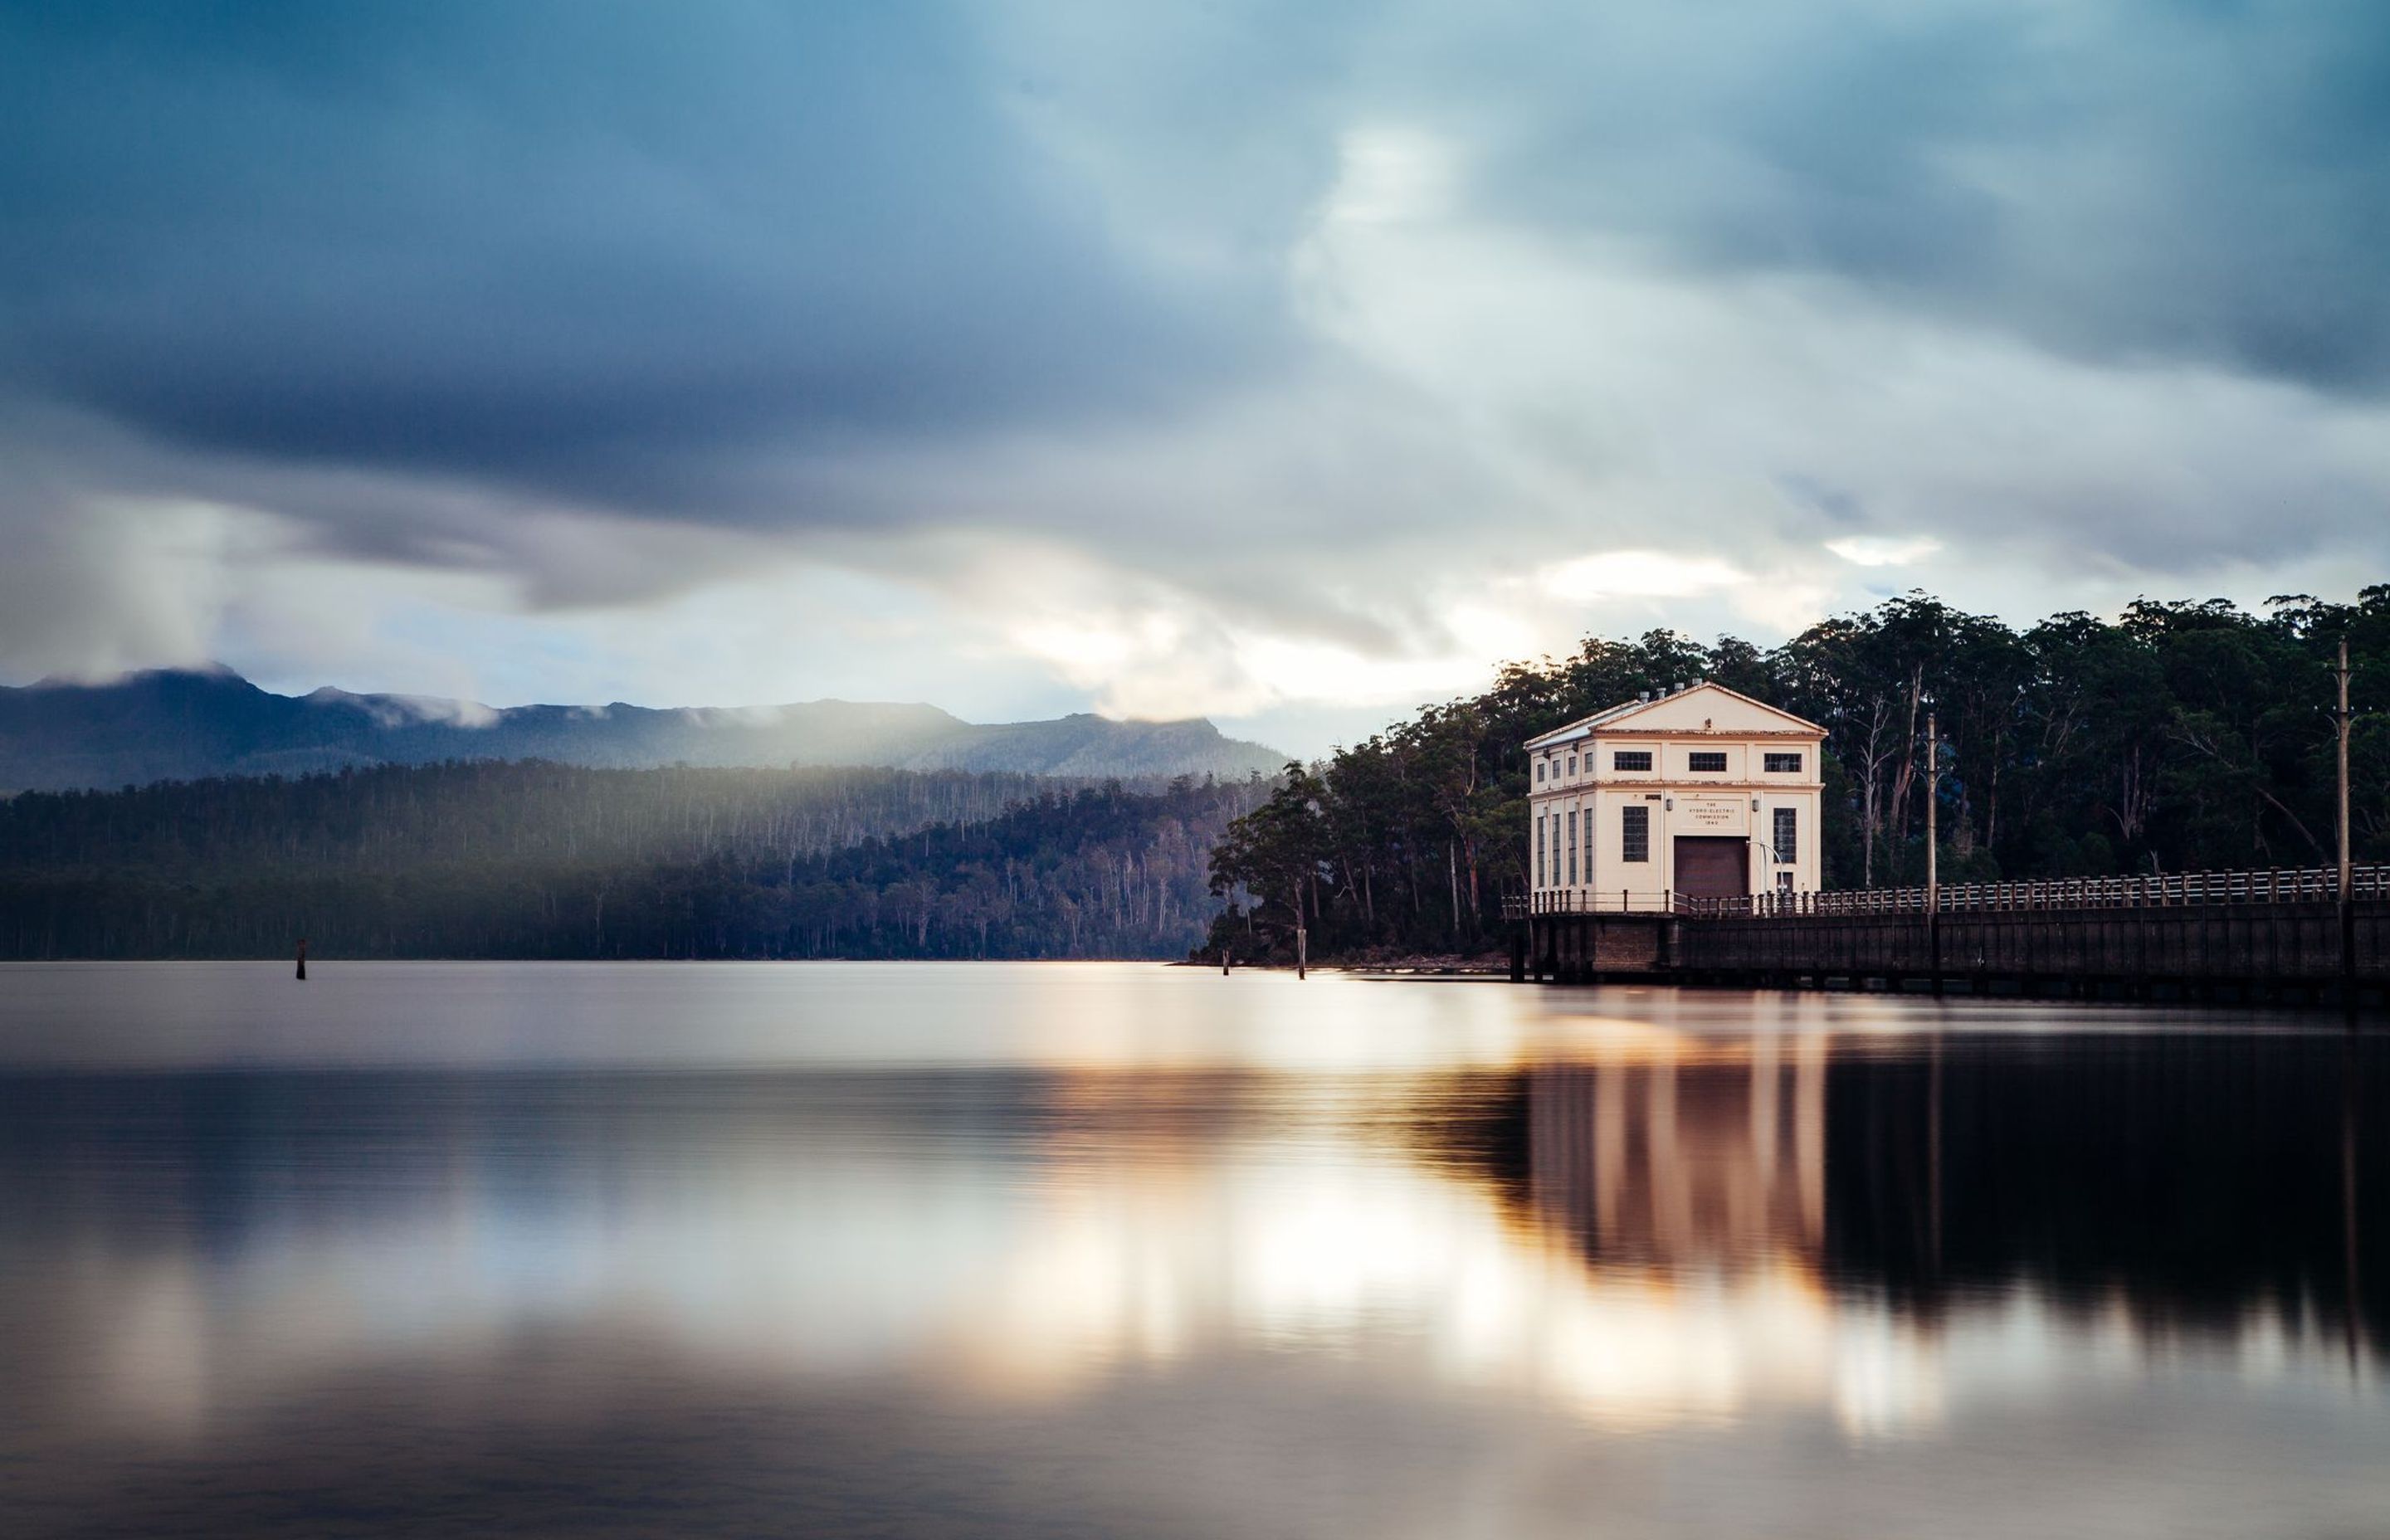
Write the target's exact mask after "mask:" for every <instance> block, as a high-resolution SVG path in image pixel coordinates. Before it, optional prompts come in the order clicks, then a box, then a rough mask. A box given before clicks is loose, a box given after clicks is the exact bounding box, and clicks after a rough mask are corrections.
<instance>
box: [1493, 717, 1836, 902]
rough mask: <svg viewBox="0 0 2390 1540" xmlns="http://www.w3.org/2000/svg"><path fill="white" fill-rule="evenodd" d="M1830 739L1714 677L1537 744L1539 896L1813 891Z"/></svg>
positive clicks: (1530, 750) (1531, 862) (1534, 850)
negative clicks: (1824, 758) (1825, 757)
mask: <svg viewBox="0 0 2390 1540" xmlns="http://www.w3.org/2000/svg"><path fill="white" fill-rule="evenodd" d="M1825 741H1826V730H1825V729H1824V728H1822V727H1820V726H1818V725H1817V724H1816V723H1814V722H1808V721H1805V720H1803V719H1802V718H1800V717H1797V716H1794V715H1792V713H1791V712H1781V711H1778V710H1777V709H1776V708H1775V707H1773V706H1766V705H1762V704H1761V703H1760V702H1758V701H1756V700H1754V699H1751V698H1750V697H1749V696H1747V695H1738V694H1736V693H1735V692H1734V691H1733V690H1730V689H1728V688H1727V687H1724V686H1723V685H1715V684H1709V683H1706V682H1704V683H1700V684H1696V685H1692V686H1690V687H1685V688H1679V689H1675V690H1670V691H1666V692H1664V693H1662V694H1660V695H1657V696H1653V697H1649V698H1646V699H1639V700H1630V701H1627V702H1625V703H1624V704H1622V705H1617V706H1613V707H1611V708H1610V709H1609V710H1608V711H1603V712H1595V713H1594V714H1593V715H1591V716H1588V717H1584V718H1581V719H1580V720H1578V721H1575V722H1572V723H1570V724H1569V725H1566V726H1564V727H1560V728H1556V729H1554V730H1553V731H1551V732H1548V733H1546V734H1544V735H1543V736H1542V737H1540V738H1533V739H1531V740H1529V742H1528V743H1527V745H1526V748H1527V755H1528V760H1529V769H1528V776H1529V780H1528V791H1529V798H1530V802H1531V809H1532V811H1531V817H1530V828H1529V829H1528V841H1529V850H1528V872H1529V875H1530V878H1531V879H1532V880H1533V882H1534V885H1535V892H1536V898H1537V900H1538V903H1539V905H1542V906H1545V907H1550V906H1553V905H1560V906H1565V907H1570V908H1600V909H1617V908H1626V909H1664V908H1667V907H1670V904H1671V896H1672V895H1675V896H1677V897H1688V898H1735V897H1741V896H1744V895H1746V894H1753V893H1767V892H1816V891H1817V889H1818V872H1819V867H1818V832H1819V827H1820V826H1819V822H1818V819H1819V815H1820V811H1821V809H1822V806H1823V802H1824V795H1823V788H1824V783H1825V777H1824V766H1823V764H1822V763H1821V759H1822V755H1823V751H1824V748H1825ZM1547 895H1553V896H1547Z"/></svg>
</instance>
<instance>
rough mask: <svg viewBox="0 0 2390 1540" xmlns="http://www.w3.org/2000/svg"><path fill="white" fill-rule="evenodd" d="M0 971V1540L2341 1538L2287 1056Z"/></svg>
mask: <svg viewBox="0 0 2390 1540" xmlns="http://www.w3.org/2000/svg"><path fill="white" fill-rule="evenodd" d="M313 971H314V974H315V977H314V978H313V979H311V980H310V981H309V982H305V983H303V984H302V983H297V982H293V981H292V980H291V979H290V978H289V968H288V965H287V964H267V963H255V964H246V963H193V964H166V963H158V964H112V965H97V964H95V965H79V964H43V965H13V966H0V1366H5V1369H6V1375H5V1381H6V1395H5V1397H0V1514H5V1515H6V1521H5V1523H0V1529H5V1531H6V1534H9V1535H11V1536H14V1537H19V1540H22V1537H27V1536H52V1535H58V1536H65V1535H91V1536H98V1535H111V1536H113V1535H126V1534H199V1535H205V1534H224V1535H233V1534H240V1535H258V1534H263V1535H292V1536H298V1535H305V1536H311V1537H312V1536H324V1535H350V1534H447V1535H456V1534H491V1533H496V1532H505V1533H508V1534H556V1535H628V1534H653V1535H675V1536H679V1535H715V1534H723V1535H729V1534H739V1535H751V1534H809V1535H833V1534H861V1535H873V1536H962V1535H1020V1536H1029V1535H1037V1536H1047V1535H1064V1536H1090V1537H1092V1536H1185V1537H1190V1540H1191V1537H1197V1536H1202V1537H1217V1536H1227V1535H1234V1536H1240V1537H1241V1536H1278V1535H1284V1536H1298V1535H1300V1536H1344V1535H1352V1536H1374V1537H1409V1536H1419V1537H1430V1536H1433V1537H1437V1540H1448V1537H1455V1536H1481V1535H1482V1536H1525V1537H1534V1536H1543V1535H1555V1536H1557V1535H1569V1536H1588V1535H1594V1536H1613V1535H1617V1536H1679V1535H1704V1536H1707V1535H1758V1534H1766V1535H1785V1536H1803V1537H1807V1536H1816V1537H1819V1540H1825V1537H1834V1540H1843V1537H1847V1536H1852V1535H1887V1536H1891V1535H1921V1534H1933V1535H1936V1536H1977V1535H2002V1536H2006V1535H2020V1536H2022V1535H2032V1536H2053V1535H2063V1536H2127V1535H2131V1536H2144V1535H2146V1536H2166V1537H2170V1540H2172V1537H2181V1536H2195V1535H2214V1536H2230V1537H2232V1540H2248V1537H2252V1536H2265V1535H2282V1536H2301V1537H2326V1536H2358V1535H2379V1534H2384V1533H2390V1389H2385V1381H2384V1372H2383V1371H2384V1354H2383V1345H2384V1327H2385V1324H2390V1239H2385V1234H2390V1213H2385V1212H2384V1210H2385V1205H2390V1166H2385V1161H2384V1156H2385V1153H2390V1105H2385V1099H2384V1097H2385V1093H2390V1053H2385V1050H2384V1039H2383V1038H2382V1037H2381V1036H2380V1035H2379V1034H2378V1032H2376V1033H2364V1034H2358V1033H2350V1032H2348V1031H2346V1030H2345V1029H2344V1028H2343V1026H2342V1025H2341V1023H2340V1022H2339V1020H2338V1019H2337V1018H2333V1017H2330V1016H2298V1015H2270V1014H2260V1013H2255V1012H2247V1011H2229V1012H2228V1011H2190V1010H2182V1011H2165V1010H2155V1009H2148V1008H2127V1007H2069V1006H2063V1005H2050V1004H2037V1003H2019V1002H2010V1003H1994V1002H1980V1001H1949V1002H1934V1001H1931V1000H1925V999H1889V998H1881V997H1866V996H1832V995H1790V994H1784V995H1778V994H1738V993H1727V992H1692V991H1684V992H1678V991H1671V990H1643V989H1586V990H1563V989H1548V988H1532V987H1512V986H1508V985H1503V984H1498V983H1486V982H1427V981H1395V982H1385V981H1371V980H1365V979H1355V978H1348V977H1343V976H1339V975H1334V974H1316V975H1314V976H1313V977H1312V978H1311V979H1310V980H1308V981H1304V982H1297V981H1296V980H1294V979H1293V978H1291V977H1290V976H1287V975H1283V974H1273V973H1260V972H1253V973H1240V974H1239V975H1237V976H1235V977H1232V978H1227V979H1223V978H1221V977H1220V976H1218V975H1217V974H1215V973H1210V972H1206V971H1203V970H1200V969H1168V968H1160V967H1153V966H1148V965H1130V964H1119V965H1112V964H1084V965H1083V964H1022V965H1009V964H928V965H908V964H797V965H765V964H759V965H742V964H705V965H672V964H648V965H640V964H632V965H620V966H615V965H603V964H567V965H554V966H550V965H542V964H457V965H451V964H429V963H418V964H404V963H400V964H341V963H339V962H337V961H322V962H318V963H316V964H315V968H314V969H313Z"/></svg>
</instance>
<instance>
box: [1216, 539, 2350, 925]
mask: <svg viewBox="0 0 2390 1540" xmlns="http://www.w3.org/2000/svg"><path fill="white" fill-rule="evenodd" d="M2344 639H2345V640H2346V641H2347V642H2348V644H2349V647H2350V651H2351V655H2352V659H2353V662H2354V675H2355V678H2354V684H2353V687H2352V698H2353V700H2354V702H2355V705H2356V707H2357V708H2358V711H2359V712H2360V713H2361V714H2360V715H2359V716H2358V725H2357V729H2356V734H2355V744H2354V750H2353V766H2354V774H2353V776H2352V780H2353V784H2354V786H2355V788H2356V793H2355V796H2356V803H2355V807H2354V810H2353V811H2354V816H2353V817H2352V819H2351V821H2350V822H2351V828H2352V830H2353V832H2354V838H2355V841H2356V845H2357V849H2358V853H2359V855H2360V858H2366V859H2376V860H2379V859H2390V720H2385V718H2384V716H2383V715H2382V714H2380V712H2381V709H2382V708H2383V707H2384V706H2385V705H2390V584H2377V585H2375V586H2372V587H2369V588H2366V589H2365V590H2364V591H2363V592H2362V593H2360V594H2359V595H2358V599H2357V602H2356V603H2354V604H2329V603H2325V602H2322V601H2320V600H2318V599H2315V598H2311V597H2305V596H2300V597H2290V598H2283V599H2277V600H2274V601H2272V602H2270V603H2269V604H2268V606H2267V607H2266V610H2265V611H2264V612H2263V613H2262V614H2250V613H2248V612H2245V611H2243V610H2240V609H2238V608H2236V607H2235V606H2233V605H2231V604H2229V603H2227V602H2225V601H2223V600H2220V599H2217V600H2209V601H2206V602H2204V603H2159V602H2152V601H2141V602H2138V603H2135V604H2133V605H2132V606H2130V607H2128V608H2127V610H2126V611H2125V612H2124V614H2123V615H2122V616H2121V617H2120V618H2119V619H2118V620H2116V621H2114V622H2109V621H2102V620H2099V619H2096V618H2094V617H2092V616H2089V615H2085V614H2062V615H2056V616H2052V617H2051V618H2049V620H2046V621H2043V622H2040V623H2039V624H2037V625H2031V626H2027V627H2024V628H2023V629H2021V630H2020V629H2015V628H2012V627H2011V626H2008V625H2006V624H2004V623H2002V622H2000V621H1998V620H1997V619H1994V618H1992V617H1989V616H1983V615H1971V614H1967V613H1964V612H1963V611H1960V610H1955V609H1953V608H1951V607H1950V606H1948V605H1946V604H1944V603H1942V602H1941V601H1940V600H1938V599H1934V598H1931V597H1927V596H1925V595H1922V594H1911V595H1908V596H1906V597H1900V598H1895V599H1893V600H1890V601H1888V602H1886V603H1884V604H1882V605H1880V606H1878V607H1877V608H1875V609H1874V610H1869V611H1867V612H1865V613H1862V614H1857V615H1848V616H1843V617H1839V618H1836V619H1833V620H1828V621H1823V622H1819V623H1818V624H1816V625H1813V626H1811V627H1810V628H1808V629H1807V630H1805V631H1804V632H1802V633H1801V634H1800V635H1797V636H1794V637H1793V638H1792V640H1790V641H1788V642H1786V643H1785V644H1784V645H1783V646H1781V647H1780V648H1773V649H1770V650H1763V649H1761V648H1756V647H1754V646H1752V645H1751V644H1750V643H1748V642H1744V641H1741V640H1739V639H1737V638H1734V637H1731V636H1728V637H1721V638H1719V640H1718V641H1717V642H1716V643H1715V645H1712V646H1707V647H1704V646H1702V645H1700V644H1698V643H1696V642H1694V641H1692V640H1691V639H1690V638H1689V637H1685V636H1682V635H1677V634H1676V633H1673V632H1668V631H1653V632H1650V633H1647V634H1646V635H1644V636H1643V637H1642V638H1641V639H1640V640H1637V641H1625V640H1618V641H1611V640H1603V639H1600V638H1588V639H1587V641H1586V642H1585V643H1584V645H1583V646H1582V647H1580V648H1578V650H1577V651H1576V653H1575V654H1574V656H1572V657H1569V658H1566V659H1561V660H1558V661H1554V660H1551V659H1546V660H1545V661H1542V662H1540V663H1519V664H1513V665H1511V666H1510V667H1507V668H1505V669H1503V670H1502V671H1501V673H1500V674H1499V675H1498V676H1497V679H1496V680H1495V683H1494V686H1493V687H1492V688H1491V689H1489V690H1487V691H1486V692H1485V693H1484V694H1483V695H1480V696H1476V697H1474V698H1472V699H1464V700H1456V701H1453V702H1451V703H1449V704H1446V705H1440V706H1433V707H1428V708H1424V709H1422V710H1421V711H1420V712H1419V713H1418V714H1417V715H1416V716H1415V717H1413V718H1412V719H1411V720H1410V721H1408V722H1406V723H1403V724H1401V725H1397V726H1394V727H1390V728H1388V729H1387V730H1386V731H1385V732H1383V733H1381V734H1379V735H1377V736H1376V737H1374V738H1369V739H1368V740H1367V741H1365V742H1362V743H1359V744H1356V745H1355V746H1354V747H1352V748H1350V749H1346V750H1340V751H1337V752H1336V753H1335V754H1334V755H1333V756H1331V757H1330V759H1328V760H1327V761H1326V762H1324V763H1321V764H1315V765H1311V766H1308V767H1300V766H1298V767H1290V775H1289V776H1288V778H1287V779H1286V780H1285V782H1284V783H1283V784H1282V786H1281V788H1280V789H1279V791H1278V793H1277V794H1276V795H1275V796H1274V797H1273V798H1272V799H1271V800H1270V802H1268V803H1267V804H1266V805H1265V806H1264V807H1262V808H1259V809H1257V810H1256V811H1255V812H1254V813H1253V814H1252V815H1249V816H1247V817H1245V818H1243V819H1241V820H1240V821H1239V822H1238V823H1237V824H1236V825H1235V826H1234V827H1233V828H1231V830H1230V831H1229V835H1228V837H1227V839H1226V840H1225V841H1223V842H1222V843H1221V845H1220V847H1219V849H1218V850H1217V852H1216V853H1214V858H1213V870H1214V891H1215V892H1218V893H1219V894H1220V895H1221V896H1222V897H1223V898H1225V899H1227V900H1229V901H1231V903H1232V905H1233V907H1232V908H1231V910H1230V911H1229V912H1228V913H1227V914H1225V915H1224V916H1223V917H1222V918H1221V919H1220V921H1218V922H1217V927H1216V936H1215V940H1214V943H1211V944H1213V945H1216V944H1217V943H1218V942H1219V941H1226V940H1230V939H1234V940H1235V941H1236V942H1237V943H1238V944H1239V945H1240V946H1242V947H1244V948H1246V949H1249V950H1255V951H1260V950H1265V949H1271V948H1275V949H1276V950H1278V951H1279V952H1283V951H1285V950H1286V945H1287V937H1288V935H1289V934H1290V933H1291V930H1292V927H1293V924H1294V920H1295V918H1296V916H1297V913H1298V912H1300V914H1301V915H1302V917H1303V918H1304V920H1305V921H1307V923H1308V924H1309V926H1310V927H1311V930H1312V945H1313V947H1314V949H1315V951H1317V952H1318V953H1319V954H1321V955H1323V956H1332V955H1335V954H1338V953H1346V954H1351V953H1356V952H1359V951H1362V950H1365V949H1368V948H1389V949H1394V950H1400V951H1445V950H1450V949H1472V948H1477V947H1482V946H1488V945H1492V944H1495V943H1497V941H1498V939H1499V938H1498V932H1497V926H1498V916H1499V905H1498V903H1497V899H1498V898H1499V896H1500V895H1501V894H1503V893H1506V892H1520V891H1521V890H1522V885H1523V881H1524V869H1523V868H1524V861H1525V856H1526V840H1525V831H1526V828H1527V809H1526V795H1527V764H1526V759H1525V756H1524V755H1523V752H1522V751H1521V747H1520V746H1521V745H1522V744H1523V743H1524V742H1526V741H1527V740H1528V739H1529V738H1534V737H1536V735H1537V734H1540V733H1543V732H1547V731H1549V730H1550V729H1552V728H1554V727H1557V726H1560V725H1562V724H1564V723H1567V722H1569V721H1572V720H1574V719H1575V718H1577V717H1579V716H1584V715H1587V714H1588V713H1590V712H1595V711H1599V710H1600V709H1602V708H1604V707H1607V706H1611V705H1614V704H1616V703H1618V702H1620V701H1622V700H1631V699H1634V698H1635V697H1636V696H1637V695H1638V693H1639V692H1641V691H1644V690H1659V689H1665V688H1667V687H1670V686H1672V685H1675V684H1682V683H1690V682H1691V681H1693V680H1695V679H1702V678H1708V679H1715V680H1716V681H1718V682H1719V683H1721V684H1723V685H1726V686H1728V687H1730V688H1733V689H1737V690H1740V691H1741V692H1743V693H1744V694H1746V695H1750V696H1754V697H1756V698H1757V699H1761V700H1765V701H1767V702H1769V703H1771V704H1774V705H1779V706H1782V707H1785V708H1786V709H1788V710H1791V711H1793V712H1798V713H1800V714H1801V715H1803V716H1805V717H1808V718H1809V719H1811V720H1812V721H1815V722H1818V723H1819V724H1821V725H1824V726H1825V727H1826V729H1827V731H1828V733H1829V734H1830V735H1831V736H1830V737H1829V738H1828V739H1827V745H1826V763H1825V770H1826V828H1825V841H1824V854H1825V880H1826V884H1827V886H1829V887H1861V886H1868V885H1886V884H1897V883H1907V882H1914V881H1916V880H1918V879H1919V876H1920V874H1921V871H1922V869H1923V866H1924V848H1923V841H1922V830H1923V828H1924V808H1925V802H1924V799H1925V795H1926V779H1925V776H1924V774H1923V766H1924V759H1925V727H1926V723H1927V718H1928V714H1929V713H1932V714H1934V717H1935V719H1936V725H1937V730H1938V732H1939V734H1940V759H1941V764H1942V766H1943V771H1944V773H1943V776H1942V778H1941V781H1940V786H1939V791H1938V795H1939V798H1940V807H1939V820H1938V821H1939V825H1940V828H1941V831H1942V841H1943V843H1942V849H1941V871H1942V874H1943V876H1944V877H1945V878H1946V879H1949V880H1953V881H1958V880H1967V879H1983V880H1988V879H1999V878H2019V877H2071V876H2081V875H2105V874H2111V873H2119V872H2151V871H2182V870H2189V869H2195V868H2201V867H2217V866H2301V865H2313V864H2319V863H2322V862H2324V861H2326V860H2327V859H2329V857H2330V854H2331V853H2332V846H2333V841H2334V838H2335V835H2334V812H2333V805H2332V798H2333V772H2332V736H2333V735H2332V717H2331V715H2330V707H2331V705H2332V699H2333V681H2332V663H2333V656H2334V653H2335V651H2336V648H2337V647H2338V645H2339V643H2340V642H2341V641H2342V640H2344Z"/></svg>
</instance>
